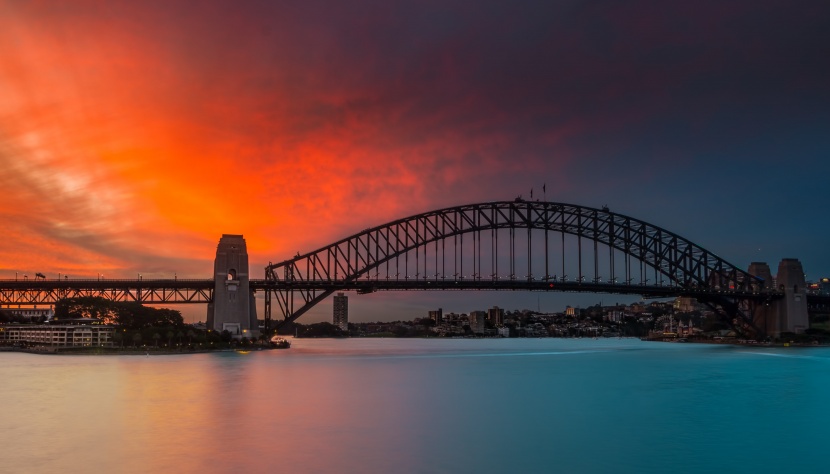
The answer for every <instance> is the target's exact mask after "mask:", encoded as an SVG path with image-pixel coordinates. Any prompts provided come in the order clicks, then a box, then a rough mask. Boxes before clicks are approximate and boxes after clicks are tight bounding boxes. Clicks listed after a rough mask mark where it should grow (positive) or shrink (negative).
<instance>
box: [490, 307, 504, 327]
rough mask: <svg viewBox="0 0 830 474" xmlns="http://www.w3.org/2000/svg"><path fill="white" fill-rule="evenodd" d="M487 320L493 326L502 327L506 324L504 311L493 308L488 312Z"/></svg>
mask: <svg viewBox="0 0 830 474" xmlns="http://www.w3.org/2000/svg"><path fill="white" fill-rule="evenodd" d="M487 318H488V319H489V320H490V323H491V324H492V325H493V326H501V325H502V324H504V310H503V309H501V308H499V307H498V306H493V307H492V308H490V309H489V310H488V311H487Z"/></svg>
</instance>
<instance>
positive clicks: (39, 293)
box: [0, 279, 830, 306]
mask: <svg viewBox="0 0 830 474" xmlns="http://www.w3.org/2000/svg"><path fill="white" fill-rule="evenodd" d="M214 286H215V283H214V281H213V280H209V279H204V280H202V279H199V280H195V279H159V280H156V279H141V280H114V279H106V280H103V279H102V280H82V279H73V280H67V279H65V280H48V279H47V280H42V279H41V280H0V305H38V304H54V303H55V302H57V301H58V300H60V299H63V298H82V297H102V298H106V299H109V300H113V301H136V302H139V303H145V304H187V303H202V304H204V303H210V302H211V301H213V290H214ZM250 288H251V290H252V291H254V292H261V291H269V290H270V291H273V290H306V291H326V292H333V291H356V292H357V293H359V294H365V293H373V292H376V291H387V290H392V291H401V290H443V291H453V290H483V291H488V290H490V291H493V290H501V291H505V290H506V291H557V292H574V293H582V292H586V293H613V294H631V295H641V296H643V297H646V298H671V297H677V296H688V297H693V298H697V299H699V300H702V301H705V300H711V299H713V298H718V297H730V298H740V299H747V300H754V301H771V300H775V299H778V298H780V297H781V296H782V293H780V292H776V291H765V292H762V293H758V292H756V293H750V292H745V291H735V290H718V289H710V288H696V287H690V288H683V287H680V286H659V285H636V284H625V283H603V282H596V283H594V282H574V281H564V282H563V281H537V280H518V279H516V280H509V279H498V280H490V279H438V280H435V279H418V280H416V279H399V280H395V279H381V280H377V279H359V280H350V281H326V280H312V281H294V282H285V281H273V280H264V279H262V280H250ZM808 299H809V300H810V303H811V305H812V304H821V305H825V306H826V305H830V296H819V295H809V296H808Z"/></svg>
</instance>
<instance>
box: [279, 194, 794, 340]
mask: <svg viewBox="0 0 830 474" xmlns="http://www.w3.org/2000/svg"><path fill="white" fill-rule="evenodd" d="M568 273H570V275H571V277H568ZM765 283H766V282H764V280H762V279H760V278H757V277H755V276H753V275H750V274H749V273H747V272H745V271H744V270H742V269H739V268H738V267H736V266H735V265H732V264H730V263H729V262H727V261H726V260H724V259H722V258H720V257H718V256H717V255H716V254H714V253H712V252H710V251H708V250H706V249H704V248H703V247H700V246H699V245H697V244H695V243H693V242H691V241H690V240H688V239H685V238H683V237H681V236H679V235H677V234H675V233H673V232H670V231H668V230H666V229H663V228H661V227H658V226H655V225H652V224H649V223H647V222H645V221H642V220H639V219H636V218H633V217H630V216H626V215H623V214H618V213H614V212H611V211H610V210H609V209H608V208H607V207H603V208H601V209H597V208H592V207H586V206H578V205H573V204H565V203H558V202H539V201H525V200H522V199H516V200H515V201H499V202H488V203H480V204H469V205H464V206H457V207H449V208H445V209H439V210H435V211H430V212H425V213H422V214H417V215H413V216H410V217H406V218H403V219H398V220H396V221H393V222H389V223H387V224H383V225H379V226H377V227H372V228H369V229H365V230H363V231H362V232H359V233H357V234H355V235H352V236H349V237H346V238H345V239H342V240H340V241H338V242H335V243H333V244H330V245H327V246H325V247H322V248H320V249H317V250H315V251H313V252H309V253H306V254H298V255H297V256H296V257H294V258H292V259H290V260H285V261H283V262H280V263H276V264H274V263H271V264H269V265H268V266H267V267H266V268H265V281H264V282H263V285H264V288H263V289H264V290H265V291H266V295H265V313H266V314H265V318H266V324H270V321H271V312H272V305H273V301H274V300H275V301H276V303H277V304H276V306H277V308H278V310H279V312H280V313H281V316H282V319H281V320H278V321H277V327H280V326H282V325H284V324H286V323H288V322H292V321H294V320H296V319H297V318H298V317H300V316H301V315H303V314H304V313H305V312H306V311H308V310H309V309H310V308H312V307H313V306H314V305H316V304H317V303H319V302H320V301H322V300H323V299H325V298H326V297H327V296H329V295H331V294H332V293H334V292H335V291H338V290H357V291H358V293H367V292H373V291H377V290H430V289H431V290H464V289H479V290H544V291H583V292H608V293H624V294H625V293H627V294H640V295H644V296H653V297H661V296H664V297H670V296H692V297H695V298H697V299H698V300H700V301H701V302H704V303H706V304H708V305H709V306H710V307H712V308H713V309H715V310H717V311H718V312H720V314H722V315H723V316H724V317H727V318H728V319H730V321H731V322H732V323H733V325H734V326H735V327H736V328H740V329H743V330H744V332H746V331H747V330H748V331H749V332H755V333H757V332H758V331H757V329H756V328H755V327H754V326H753V324H752V318H751V311H752V307H753V305H755V304H759V303H762V302H764V301H769V300H770V299H775V298H778V297H780V296H781V295H780V294H778V293H777V292H775V291H774V290H769V289H765Z"/></svg>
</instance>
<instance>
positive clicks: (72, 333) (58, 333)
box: [0, 324, 115, 348]
mask: <svg viewBox="0 0 830 474" xmlns="http://www.w3.org/2000/svg"><path fill="white" fill-rule="evenodd" d="M114 332H115V326H107V325H103V324H37V325H31V324H12V325H8V326H2V327H0V340H2V341H4V342H6V343H8V344H15V343H25V344H26V345H30V346H46V347H51V348H60V347H112V346H113V340H112V339H113V338H112V335H113V333H114Z"/></svg>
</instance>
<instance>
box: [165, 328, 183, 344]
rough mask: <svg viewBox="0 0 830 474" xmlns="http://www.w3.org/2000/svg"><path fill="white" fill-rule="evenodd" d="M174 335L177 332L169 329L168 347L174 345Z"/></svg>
mask: <svg viewBox="0 0 830 474" xmlns="http://www.w3.org/2000/svg"><path fill="white" fill-rule="evenodd" d="M180 334H181V333H180ZM173 336H175V334H174V333H173V331H172V330H170V331H167V347H173Z"/></svg>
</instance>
